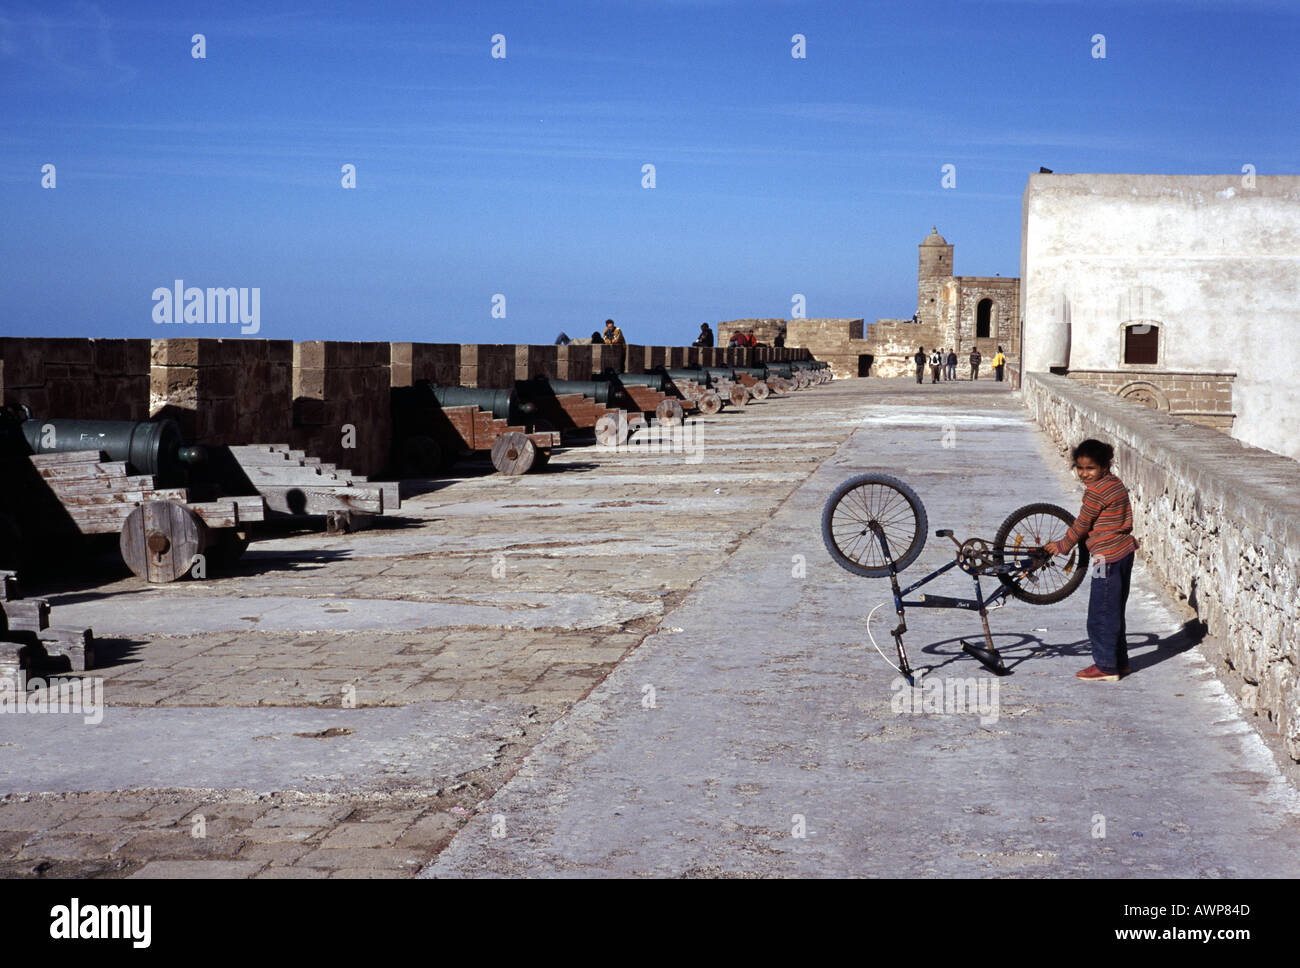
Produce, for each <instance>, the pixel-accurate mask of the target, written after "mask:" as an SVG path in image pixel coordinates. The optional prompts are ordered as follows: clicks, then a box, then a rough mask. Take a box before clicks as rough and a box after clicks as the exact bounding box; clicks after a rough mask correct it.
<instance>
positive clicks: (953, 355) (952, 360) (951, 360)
mask: <svg viewBox="0 0 1300 968" xmlns="http://www.w3.org/2000/svg"><path fill="white" fill-rule="evenodd" d="M948 379H949V380H956V379H957V347H955V346H954V347H953V348H952V349H950V350H949V351H948Z"/></svg>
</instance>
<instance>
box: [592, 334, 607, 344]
mask: <svg viewBox="0 0 1300 968" xmlns="http://www.w3.org/2000/svg"><path fill="white" fill-rule="evenodd" d="M603 342H605V341H604V340H603V339H601V338H600V334H599V333H592V334H591V345H592V346H595V345H596V344H597V343H603Z"/></svg>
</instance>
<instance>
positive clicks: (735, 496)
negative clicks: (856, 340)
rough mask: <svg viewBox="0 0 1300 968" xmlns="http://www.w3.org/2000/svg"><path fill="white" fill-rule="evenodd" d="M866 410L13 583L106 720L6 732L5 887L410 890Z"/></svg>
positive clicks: (39, 721)
mask: <svg viewBox="0 0 1300 968" xmlns="http://www.w3.org/2000/svg"><path fill="white" fill-rule="evenodd" d="M859 398H860V391H858V392H854V391H852V390H850V389H847V388H846V389H837V388H835V387H834V386H833V385H832V386H830V387H821V388H818V389H816V390H809V391H803V392H798V393H794V394H791V395H789V396H787V397H782V398H779V399H771V400H768V401H766V402H763V403H755V404H753V405H751V406H750V407H747V408H744V409H743V410H739V411H724V412H723V413H721V414H718V415H717V416H715V417H713V418H709V419H708V420H706V421H702V422H701V425H700V426H701V427H702V436H701V438H700V441H699V444H700V448H701V450H700V451H699V452H698V456H699V458H700V459H699V460H698V462H696V461H695V460H694V456H695V455H686V454H680V453H678V454H673V453H668V454H661V455H654V454H648V453H642V452H636V451H631V452H609V451H599V450H597V449H596V448H593V447H580V448H572V449H568V450H565V451H561V452H557V454H556V455H555V457H554V458H553V460H552V462H551V468H550V470H549V472H548V473H545V474H537V475H529V476H525V477H522V478H502V477H499V476H496V475H493V474H490V473H488V472H489V471H490V468H489V467H487V466H486V464H484V465H483V466H482V467H479V468H477V469H475V468H470V469H469V470H468V471H466V472H465V473H463V474H461V475H460V476H458V477H456V478H449V479H443V480H436V481H416V482H408V486H407V487H406V489H407V494H406V495H405V499H404V503H403V507H402V510H401V512H400V514H399V515H398V516H396V517H394V518H386V519H381V522H380V524H379V526H377V527H376V528H375V529H373V530H371V531H366V532H360V533H357V534H352V535H346V536H341V537H329V536H326V535H324V534H322V533H317V532H303V533H294V532H285V533H281V534H278V535H275V536H272V537H269V538H264V539H261V540H258V541H256V542H255V543H254V544H253V545H252V547H251V548H250V550H249V551H248V553H247V554H246V555H245V556H244V558H243V559H242V560H241V561H240V563H239V564H238V566H237V567H235V568H234V569H233V570H232V571H230V572H228V573H225V574H222V575H218V574H215V573H212V574H210V577H209V578H208V579H207V580H205V581H184V582H177V583H173V584H170V585H162V586H148V585H146V584H145V583H143V582H140V581H138V580H137V579H135V578H134V577H131V576H129V573H127V572H125V569H124V568H123V566H122V565H121V564H120V561H118V560H117V559H116V556H115V555H108V556H106V558H105V560H104V561H103V562H94V563H91V565H92V567H91V569H90V572H89V573H87V572H86V570H85V569H82V572H83V573H82V575H81V577H79V578H77V579H69V580H67V581H65V582H63V583H62V584H59V585H46V586H43V587H42V586H39V585H36V586H31V587H28V588H26V589H25V591H26V592H27V593H28V594H31V595H41V596H44V597H47V598H48V599H49V600H50V602H51V604H52V606H53V608H54V615H55V620H56V621H57V622H58V624H61V625H74V624H81V625H88V626H91V627H93V628H94V630H95V634H96V639H97V653H98V656H99V660H100V663H101V668H98V669H96V670H94V671H93V672H92V673H91V674H90V675H91V676H93V677H102V679H103V680H104V684H103V687H104V698H105V700H106V702H107V709H106V710H105V713H104V717H103V721H102V722H100V723H98V724H97V725H90V724H87V723H86V722H85V721H84V719H83V717H81V716H79V715H73V714H60V715H52V714H47V715H23V716H16V715H15V716H3V717H0V876H45V877H57V876H76V875H80V876H104V877H127V876H141V877H152V876H162V877H182V876H200V877H206V876H230V877H250V876H257V877H324V876H335V877H352V876H380V877H395V876H409V875H410V874H412V873H414V872H415V871H416V870H418V869H419V867H420V866H421V865H423V864H425V863H427V862H428V861H429V859H430V858H432V857H434V856H436V854H437V853H438V851H439V850H440V849H441V848H442V847H443V846H445V844H446V843H447V842H448V841H449V840H450V838H451V836H452V834H453V833H454V832H455V831H456V830H457V829H458V828H459V826H460V825H461V824H463V823H464V822H465V818H466V817H467V816H468V815H469V814H470V813H471V812H472V811H473V809H474V808H475V807H476V805H477V804H479V803H480V802H481V801H482V800H483V799H485V798H486V797H488V796H490V795H491V794H492V793H493V792H494V791H495V790H496V789H497V787H498V786H499V785H500V784H501V783H502V782H504V780H505V779H507V778H508V777H509V776H510V775H511V774H512V773H513V772H514V771H515V770H516V769H517V768H518V766H519V764H520V762H521V760H522V758H523V756H524V754H525V753H527V752H528V750H530V749H531V748H532V747H533V746H534V745H535V744H536V742H537V741H538V739H539V738H540V737H541V736H542V735H544V734H545V732H546V730H547V729H548V728H549V727H550V725H551V724H552V723H553V722H554V721H555V719H556V718H557V717H558V716H560V715H561V714H562V713H563V712H564V711H565V710H567V709H568V708H570V707H571V706H572V704H573V703H574V702H575V701H577V700H579V699H580V698H581V697H582V696H583V695H585V694H586V693H587V692H588V691H590V689H591V688H592V687H593V686H594V685H596V684H597V683H598V682H600V681H601V680H602V679H603V678H604V677H605V676H606V675H607V674H608V673H609V671H610V670H611V669H612V668H613V667H614V666H615V664H616V663H618V662H619V660H620V659H622V658H623V657H624V656H625V655H626V654H628V653H629V651H630V650H633V649H635V647H636V646H637V645H638V644H639V643H640V642H641V641H642V640H643V639H644V637H645V636H646V635H647V634H648V633H649V632H651V631H652V630H654V629H655V628H657V627H658V626H659V624H660V622H661V620H662V618H663V616H664V614H665V613H666V612H667V611H669V610H671V609H672V608H673V607H675V605H676V604H677V603H678V602H679V601H680V600H681V598H682V597H683V596H684V595H685V594H686V593H687V592H688V591H689V589H690V588H691V587H692V585H694V584H695V583H696V582H697V581H698V580H699V579H700V578H701V576H703V575H706V574H708V573H709V572H710V571H711V570H713V569H716V568H718V567H720V566H721V565H722V564H723V563H724V562H726V561H727V559H728V557H729V556H730V555H731V554H732V553H733V552H734V550H735V549H736V547H737V545H738V543H739V542H740V540H741V539H742V538H743V537H744V536H745V535H746V534H747V533H749V532H750V531H752V530H753V529H754V528H756V527H758V526H759V525H761V524H762V523H763V522H764V521H766V520H767V519H768V518H769V517H770V516H771V513H772V510H773V509H774V508H776V507H778V506H780V504H781V502H782V501H784V500H785V499H786V498H787V497H788V496H789V495H790V493H791V492H792V491H793V490H794V488H795V487H796V486H797V485H798V484H799V483H800V482H802V481H803V480H805V479H806V478H807V477H808V475H809V474H811V473H812V472H813V471H814V470H815V469H816V468H817V466H818V465H819V464H820V463H821V461H823V460H825V459H826V458H827V457H828V456H829V455H830V454H832V453H834V452H835V450H836V448H837V447H839V445H840V444H841V443H842V442H843V441H844V440H845V438H846V437H847V436H848V435H849V434H850V433H851V432H852V430H853V429H854V427H855V426H856V421H857V414H856V413H855V412H854V411H855V409H857V408H860V405H861V400H860V399H859ZM750 554H754V552H752V551H751V552H750ZM763 556H764V553H763V552H758V558H757V561H762V560H763ZM769 557H770V556H769ZM213 572H215V569H213Z"/></svg>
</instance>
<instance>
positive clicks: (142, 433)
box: [18, 417, 206, 486]
mask: <svg viewBox="0 0 1300 968" xmlns="http://www.w3.org/2000/svg"><path fill="white" fill-rule="evenodd" d="M18 430H19V433H20V434H21V435H22V438H23V440H24V441H25V442H26V444H27V447H28V448H29V449H30V453H32V454H69V453H74V452H77V451H98V452H99V453H101V454H105V455H106V456H107V459H108V460H110V461H122V462H124V463H125V464H126V465H127V470H128V471H130V472H132V473H135V474H139V475H148V476H150V477H156V478H158V480H159V482H160V483H161V484H163V485H164V486H166V485H171V484H175V483H178V482H180V481H183V480H184V479H185V477H186V471H187V469H189V468H190V467H192V466H193V465H196V464H200V463H202V462H203V461H204V459H205V458H206V452H205V451H204V449H203V448H202V447H190V446H186V445H185V441H184V438H183V437H182V436H181V429H180V427H179V426H178V425H177V424H176V421H174V420H135V421H132V420H67V419H57V420H44V419H34V418H30V417H29V418H28V419H26V420H23V421H22V423H21V424H20V425H19V427H18Z"/></svg>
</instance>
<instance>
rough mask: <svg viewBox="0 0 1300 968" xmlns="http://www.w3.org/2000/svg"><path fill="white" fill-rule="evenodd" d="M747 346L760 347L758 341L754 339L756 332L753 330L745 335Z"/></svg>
mask: <svg viewBox="0 0 1300 968" xmlns="http://www.w3.org/2000/svg"><path fill="white" fill-rule="evenodd" d="M745 345H746V346H748V347H751V348H752V347H755V346H757V345H758V340H756V339H754V331H753V330H752V329H751V330H750V331H749V332H748V333H746V334H745Z"/></svg>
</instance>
